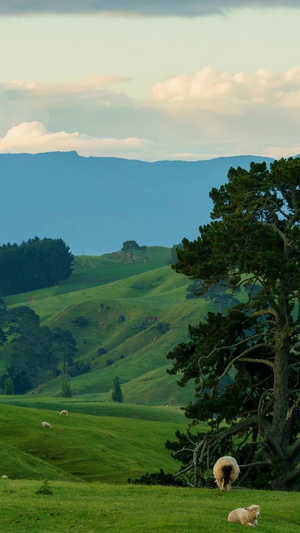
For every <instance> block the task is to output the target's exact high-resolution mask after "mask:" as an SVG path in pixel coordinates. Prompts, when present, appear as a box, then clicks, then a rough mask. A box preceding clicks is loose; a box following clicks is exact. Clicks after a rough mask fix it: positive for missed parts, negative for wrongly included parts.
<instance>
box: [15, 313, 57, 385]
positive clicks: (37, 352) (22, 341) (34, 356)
mask: <svg viewBox="0 0 300 533" xmlns="http://www.w3.org/2000/svg"><path fill="white" fill-rule="evenodd" d="M6 323H7V326H8V333H9V336H10V343H11V350H10V353H11V356H10V360H9V363H8V366H7V368H6V373H5V377H10V378H11V379H12V381H13V383H14V387H15V392H16V394H24V393H25V392H27V391H28V390H31V389H32V388H35V387H37V386H38V385H39V384H40V373H41V371H42V370H44V369H51V370H52V372H53V375H56V364H57V358H56V354H55V351H54V347H53V338H52V334H51V332H50V330H49V328H47V327H45V326H44V327H40V318H39V316H38V315H37V314H36V313H35V312H34V311H32V309H30V308H29V307H25V306H24V307H14V308H12V309H10V310H9V311H8V312H7V315H6Z"/></svg>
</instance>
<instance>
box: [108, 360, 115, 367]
mask: <svg viewBox="0 0 300 533" xmlns="http://www.w3.org/2000/svg"><path fill="white" fill-rule="evenodd" d="M114 362H115V361H114V359H106V366H110V365H112V364H113V363H114Z"/></svg>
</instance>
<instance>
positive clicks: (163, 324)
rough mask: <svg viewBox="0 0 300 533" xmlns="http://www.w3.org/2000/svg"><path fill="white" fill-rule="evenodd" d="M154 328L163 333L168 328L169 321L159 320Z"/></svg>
mask: <svg viewBox="0 0 300 533" xmlns="http://www.w3.org/2000/svg"><path fill="white" fill-rule="evenodd" d="M156 329H157V331H158V332H159V333H160V335H164V334H165V333H167V332H168V331H169V330H170V324H169V322H159V323H158V324H157V326H156Z"/></svg>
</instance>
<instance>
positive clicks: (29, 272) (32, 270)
mask: <svg viewBox="0 0 300 533" xmlns="http://www.w3.org/2000/svg"><path fill="white" fill-rule="evenodd" d="M72 263H73V256H72V254H71V253H70V249H69V247H68V246H67V245H66V244H65V243H64V241H63V240H62V239H47V238H45V239H39V238H38V237H35V238H34V239H29V240H28V241H27V242H22V243H21V244H20V245H18V244H10V243H8V244H3V245H2V246H0V296H7V295H9V294H17V293H20V292H26V291H31V290H35V289H41V288H43V287H50V286H52V285H55V284H56V283H58V282H59V281H62V280H63V279H66V278H68V277H69V276H70V275H71V273H72V269H73V267H72Z"/></svg>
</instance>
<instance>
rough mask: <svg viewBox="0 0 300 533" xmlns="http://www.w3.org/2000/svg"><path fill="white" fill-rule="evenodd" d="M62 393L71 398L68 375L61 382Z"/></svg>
mask: <svg viewBox="0 0 300 533" xmlns="http://www.w3.org/2000/svg"><path fill="white" fill-rule="evenodd" d="M60 395H61V397H62V398H71V396H72V391H71V385H70V382H69V380H68V378H67V377H64V379H63V380H62V384H61V389H60Z"/></svg>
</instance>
